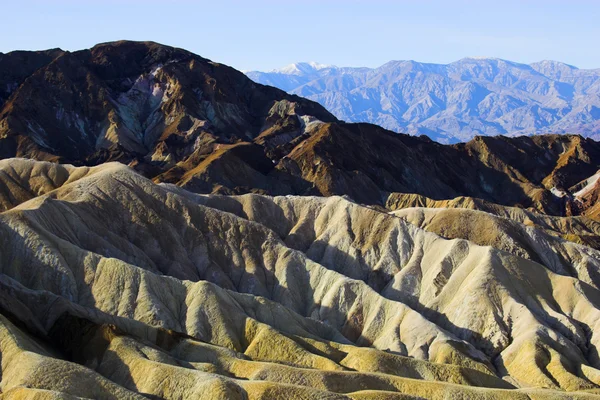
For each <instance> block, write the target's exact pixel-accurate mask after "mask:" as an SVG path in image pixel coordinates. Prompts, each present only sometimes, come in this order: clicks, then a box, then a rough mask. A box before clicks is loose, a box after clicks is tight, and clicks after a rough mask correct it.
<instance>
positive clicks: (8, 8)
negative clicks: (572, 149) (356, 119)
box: [0, 0, 600, 71]
mask: <svg viewBox="0 0 600 400" xmlns="http://www.w3.org/2000/svg"><path fill="white" fill-rule="evenodd" d="M32 10H35V12H32ZM4 11H5V15H6V16H9V18H6V20H5V21H3V24H2V27H1V28H0V32H1V33H2V38H3V39H1V40H0V52H4V53H6V52H10V51H13V50H41V49H47V48H54V47H60V48H62V49H64V50H70V51H72V50H79V49H84V48H89V47H91V46H93V45H95V44H97V43H101V42H109V41H113V40H120V39H123V40H150V41H155V42H159V43H162V44H166V45H170V46H176V47H181V48H185V49H187V50H190V51H192V52H194V53H197V54H199V55H201V56H203V57H206V58H209V59H211V60H214V61H218V62H221V63H224V64H228V65H230V66H232V67H234V68H237V69H240V70H261V71H269V70H272V69H276V68H280V67H283V66H285V65H289V64H291V63H294V62H300V61H316V62H319V63H323V64H333V65H337V66H361V67H371V68H373V67H377V66H380V65H382V64H385V63H386V62H388V61H390V60H416V61H419V62H427V63H436V64H447V63H450V62H453V61H456V60H459V59H461V58H465V57H475V56H481V57H494V58H501V59H506V60H510V61H515V62H519V63H524V64H530V63H532V62H537V61H541V60H554V61H561V62H564V63H567V64H570V65H573V66H576V67H578V68H582V69H592V68H598V67H600V54H598V52H594V51H590V50H591V49H594V48H595V39H596V38H597V37H599V36H600V27H598V24H597V23H596V21H597V20H598V19H599V18H598V17H600V4H599V3H596V2H592V1H571V2H566V1H538V0H532V1H527V2H522V1H521V2H519V1H514V0H507V1H504V2H502V4H501V5H498V3H497V2H493V3H491V2H490V3H487V4H485V3H483V2H472V1H455V2H451V3H450V2H443V1H439V0H437V1H425V2H419V3H418V4H415V3H414V2H408V1H395V2H392V1H382V0H380V1H372V2H369V3H366V2H361V1H349V2H341V1H337V0H332V1H327V2H317V1H313V0H308V1H305V2H302V4H281V3H279V2H275V1H269V0H262V1H257V2H252V4H250V3H247V2H241V1H220V2H218V3H217V2H206V1H200V2H191V1H160V2H159V1H155V0H148V1H140V0H125V1H120V2H119V1H114V0H108V1H102V2H96V1H87V2H76V1H73V0H60V1H55V2H51V3H50V2H42V1H37V0H24V1H20V2H10V3H8V4H5V5H4Z"/></svg>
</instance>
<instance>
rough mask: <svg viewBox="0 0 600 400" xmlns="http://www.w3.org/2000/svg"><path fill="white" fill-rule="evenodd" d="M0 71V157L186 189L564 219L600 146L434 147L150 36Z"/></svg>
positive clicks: (9, 63)
mask: <svg viewBox="0 0 600 400" xmlns="http://www.w3.org/2000/svg"><path fill="white" fill-rule="evenodd" d="M21 64H23V65H26V67H25V68H21V69H19V68H17V66H19V65H21ZM0 71H1V75H0V81H1V83H2V84H3V86H4V87H5V89H10V90H5V91H4V92H3V94H2V93H0V100H1V101H2V110H1V111H0V155H1V156H2V157H3V158H7V157H15V156H16V157H27V158H34V159H40V160H51V161H60V162H67V163H73V164H76V165H96V164H101V163H103V162H106V161H111V160H117V161H121V162H123V163H126V164H130V165H132V166H134V167H135V168H136V169H137V170H138V171H140V172H142V173H144V174H145V175H146V176H148V177H150V178H153V179H154V180H155V181H156V182H167V183H173V184H177V185H180V186H184V187H186V188H188V189H190V190H193V191H197V192H219V193H245V192H260V193H267V194H321V195H326V196H329V195H348V196H350V197H351V198H353V199H355V200H356V201H358V202H361V203H367V204H374V205H384V204H385V203H386V200H387V198H388V196H389V195H390V194H391V193H396V192H399V193H418V194H421V195H424V196H427V197H430V198H433V199H451V198H455V197H457V196H469V197H475V198H480V199H484V200H487V201H491V202H494V203H498V204H502V205H508V206H519V207H523V208H532V209H536V210H538V211H543V212H545V213H549V214H554V215H570V214H578V213H581V212H583V211H584V210H585V208H587V207H588V206H586V205H582V203H581V202H580V201H578V200H577V199H575V198H574V197H573V196H572V195H571V193H570V192H569V188H571V187H574V185H576V184H577V183H578V182H581V181H582V180H584V179H586V178H588V177H589V176H591V175H593V174H594V172H595V171H597V170H598V169H600V145H599V144H598V143H597V142H595V141H593V140H590V139H584V138H582V137H580V136H574V135H541V136H534V137H517V138H507V137H476V138H475V139H473V140H472V141H470V142H468V143H464V144H458V145H452V146H446V145H441V144H439V143H436V142H433V141H431V140H429V139H428V138H427V137H412V136H408V135H401V134H400V135H399V134H395V133H392V132H390V131H387V130H385V129H383V128H380V127H378V126H375V125H370V124H346V123H343V122H340V121H337V120H336V119H335V118H334V117H333V116H332V115H331V114H330V113H329V112H327V111H326V110H325V109H323V108H322V107H321V106H320V105H318V104H317V103H314V102H311V101H308V100H306V99H302V98H300V97H297V96H293V95H289V94H286V93H285V92H283V91H281V90H278V89H275V88H273V87H269V86H263V85H260V84H256V83H254V82H252V81H251V80H250V79H248V78H247V77H246V76H245V75H244V74H242V73H241V72H238V71H236V70H234V69H232V68H230V67H227V66H225V65H222V64H218V63H215V62H212V61H210V60H207V59H205V58H202V57H200V56H197V55H195V54H193V53H190V52H188V51H186V50H182V49H177V48H173V47H169V46H163V45H160V44H157V43H152V42H128V41H120V42H114V43H104V44H99V45H97V46H95V47H93V48H92V49H89V50H82V51H77V52H73V53H70V52H63V51H61V50H49V51H46V52H13V53H9V54H3V55H0ZM7 82H8V84H7ZM2 96H4V97H2ZM588 203H589V202H588ZM586 204H587V203H586Z"/></svg>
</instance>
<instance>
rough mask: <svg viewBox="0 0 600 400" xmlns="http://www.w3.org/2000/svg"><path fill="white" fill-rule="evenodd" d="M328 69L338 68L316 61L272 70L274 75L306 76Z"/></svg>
mask: <svg viewBox="0 0 600 400" xmlns="http://www.w3.org/2000/svg"><path fill="white" fill-rule="evenodd" d="M327 68H336V67H335V66H334V65H329V64H320V63H318V62H315V61H309V62H297V63H293V64H289V65H286V66H285V67H282V68H277V69H274V70H272V71H271V72H273V73H279V74H286V75H304V74H308V73H314V72H316V71H320V70H322V69H327Z"/></svg>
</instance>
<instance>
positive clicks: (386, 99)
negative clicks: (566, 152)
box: [247, 58, 600, 143]
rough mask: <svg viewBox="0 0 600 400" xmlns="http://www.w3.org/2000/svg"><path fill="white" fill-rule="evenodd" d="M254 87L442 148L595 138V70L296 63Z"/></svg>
mask: <svg viewBox="0 0 600 400" xmlns="http://www.w3.org/2000/svg"><path fill="white" fill-rule="evenodd" d="M247 75H248V76H249V77H250V78H252V79H253V80H254V81H256V82H259V83H263V84H267V85H272V86H276V87H279V88H281V89H283V90H286V91H288V92H290V93H294V94H298V95H301V96H304V97H307V98H309V99H311V100H315V101H318V102H319V103H321V104H322V105H323V106H325V107H326V108H327V109H328V110H330V111H332V112H333V113H334V114H335V115H336V116H337V117H338V118H340V119H343V120H346V121H350V122H370V123H374V124H377V125H381V126H383V127H384V128H387V129H391V130H394V131H396V132H406V133H411V134H426V135H429V136H430V137H431V138H433V139H435V140H439V141H441V142H445V143H448V142H457V141H467V140H470V139H471V138H473V137H474V136H475V135H498V134H505V135H506V134H510V135H515V134H538V133H580V134H583V135H585V136H590V137H593V138H598V137H599V136H598V135H599V133H600V122H599V121H600V69H595V70H580V69H578V68H575V67H573V66H570V65H567V64H564V63H560V62H555V61H542V62H539V63H534V64H531V65H525V64H519V63H515V62H511V61H506V60H500V59H494V58H464V59H462V60H459V61H456V62H453V63H450V64H447V65H440V64H427V63H419V62H415V61H390V62H389V63H387V64H384V65H382V66H381V67H378V68H373V69H371V68H337V67H333V66H323V65H318V64H314V63H313V64H312V65H310V64H307V63H298V64H293V65H291V66H288V67H286V68H283V69H281V70H275V71H272V72H267V73H264V72H255V71H253V72H248V73H247Z"/></svg>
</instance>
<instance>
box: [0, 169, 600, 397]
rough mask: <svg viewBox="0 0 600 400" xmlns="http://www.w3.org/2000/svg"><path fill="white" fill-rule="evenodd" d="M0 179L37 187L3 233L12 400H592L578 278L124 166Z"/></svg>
mask: <svg viewBox="0 0 600 400" xmlns="http://www.w3.org/2000/svg"><path fill="white" fill-rule="evenodd" d="M0 169H2V170H3V171H6V173H3V174H0V180H2V182H3V184H4V186H5V187H11V186H13V185H16V186H15V187H25V186H26V185H25V182H27V181H29V180H32V181H35V184H32V185H30V186H29V191H18V190H17V191H15V193H17V194H18V195H15V196H13V198H11V199H10V203H9V202H8V201H4V203H3V204H6V206H5V208H6V210H5V211H4V212H3V213H2V214H1V215H0V236H1V237H2V239H3V240H2V242H1V244H0V246H1V247H0V255H1V259H0V267H1V272H2V273H1V274H0V314H2V317H0V324H1V329H0V334H1V335H2V340H1V341H0V351H1V352H2V382H1V384H0V385H1V387H2V393H3V396H4V397H6V398H12V397H15V398H18V397H19V396H33V395H34V394H35V395H39V396H46V398H68V396H79V397H86V398H97V397H115V398H138V397H139V396H140V395H143V396H154V397H157V398H166V399H171V398H190V397H195V398H278V397H281V396H286V397H287V398H332V399H333V398H360V399H363V398H371V399H375V398H377V399H382V398H390V399H393V398H407V396H408V398H410V396H416V397H425V398H444V396H448V395H449V393H452V395H453V396H454V397H455V398H520V397H522V398H540V399H543V398H595V397H596V395H597V394H599V393H598V387H599V385H600V370H599V368H600V359H599V358H598V352H597V349H598V346H599V345H600V342H598V340H599V339H598V337H597V334H596V333H597V332H598V331H599V330H598V329H599V328H600V327H598V326H597V324H598V323H599V321H600V291H599V290H598V289H597V286H598V280H597V277H595V276H594V275H593V274H592V273H591V272H589V273H588V275H585V274H583V272H584V271H583V270H582V269H581V268H579V269H575V270H572V269H568V270H552V267H553V266H550V265H545V264H543V263H538V262H535V261H532V260H528V259H526V258H522V257H518V256H515V255H512V254H509V253H506V252H502V251H498V250H495V249H493V248H491V247H481V246H478V245H476V244H474V243H472V242H469V241H466V240H446V239H443V238H440V237H438V236H436V235H435V234H433V233H428V232H425V231H423V230H421V229H419V228H417V227H414V226H412V225H411V224H409V223H407V222H405V221H404V220H403V219H401V218H398V217H396V216H393V215H389V214H387V213H382V212H379V211H376V210H373V209H370V208H367V207H364V206H360V205H358V204H355V203H352V202H349V201H347V200H345V199H342V198H339V197H330V198H323V197H293V196H286V197H268V196H259V195H245V196H233V197H229V196H214V195H212V196H206V195H204V196H201V195H197V194H193V193H191V192H187V191H185V190H183V189H181V188H179V187H177V186H173V185H164V184H163V185H156V184H154V183H152V182H151V181H149V180H147V179H145V178H143V177H141V176H140V175H138V174H136V173H135V172H133V171H132V170H131V169H129V168H127V167H125V166H122V165H121V164H118V163H109V164H105V165H103V166H100V167H96V168H91V169H90V168H86V167H81V168H73V167H69V166H61V165H56V164H52V163H40V162H34V161H29V160H21V159H12V160H6V161H5V162H4V163H3V164H2V165H1V166H0ZM34 192H35V193H36V194H38V196H37V197H33V198H31V193H34ZM19 193H20V194H19ZM107 215H110V216H111V218H107ZM560 249H561V250H560V251H563V252H564V253H561V255H567V254H571V253H572V252H574V251H576V250H577V249H578V248H577V247H576V246H575V245H573V246H571V247H569V245H563V247H561V248H560ZM587 268H588V271H596V272H597V266H596V265H595V264H593V263H592V264H589V265H588V266H587ZM586 282H587V283H586ZM58 376H60V379H57V377H58ZM540 387H543V388H548V389H552V390H548V389H545V390H541V389H539V388H540ZM562 390H567V391H569V393H565V392H562ZM584 391H585V392H584Z"/></svg>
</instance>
